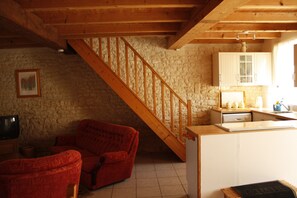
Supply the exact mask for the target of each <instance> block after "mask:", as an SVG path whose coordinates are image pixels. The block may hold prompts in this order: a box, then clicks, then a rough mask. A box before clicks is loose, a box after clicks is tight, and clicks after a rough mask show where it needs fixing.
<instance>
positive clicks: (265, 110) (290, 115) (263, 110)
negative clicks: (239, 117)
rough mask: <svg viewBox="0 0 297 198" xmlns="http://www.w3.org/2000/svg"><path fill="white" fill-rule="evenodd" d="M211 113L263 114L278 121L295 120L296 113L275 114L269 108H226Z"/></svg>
mask: <svg viewBox="0 0 297 198" xmlns="http://www.w3.org/2000/svg"><path fill="white" fill-rule="evenodd" d="M212 110H213V111H217V112H220V113H252V112H258V113H264V114H267V115H273V116H276V117H278V118H280V119H282V118H283V119H292V120H297V112H291V113H281V112H279V113H276V112H273V110H272V109H269V108H261V109H258V108H237V109H234V108H232V109H226V108H213V109H212Z"/></svg>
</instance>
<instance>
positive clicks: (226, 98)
mask: <svg viewBox="0 0 297 198" xmlns="http://www.w3.org/2000/svg"><path fill="white" fill-rule="evenodd" d="M244 99H245V98H244V91H222V92H221V107H222V108H226V104H227V102H229V103H231V104H233V103H234V102H237V103H240V102H245V100H244Z"/></svg>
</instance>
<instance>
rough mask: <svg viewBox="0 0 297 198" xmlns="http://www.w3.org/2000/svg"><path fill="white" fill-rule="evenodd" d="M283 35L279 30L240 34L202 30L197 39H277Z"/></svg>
mask: <svg viewBox="0 0 297 198" xmlns="http://www.w3.org/2000/svg"><path fill="white" fill-rule="evenodd" d="M254 35H255V36H254ZM280 37H281V33H279V32H267V33H266V32H258V33H253V32H251V33H248V34H238V33H236V32H224V33H221V32H202V33H197V34H196V36H195V39H201V40H202V39H239V40H242V39H244V40H253V39H277V38H280Z"/></svg>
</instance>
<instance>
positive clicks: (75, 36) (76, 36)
mask: <svg viewBox="0 0 297 198" xmlns="http://www.w3.org/2000/svg"><path fill="white" fill-rule="evenodd" d="M171 35H174V33H170V32H134V33H124V32H123V33H101V32H98V33H87V34H83V35H81V34H71V35H63V38H65V39H67V40H69V39H82V38H98V37H119V36H141V37H152V36H153V37H167V36H171Z"/></svg>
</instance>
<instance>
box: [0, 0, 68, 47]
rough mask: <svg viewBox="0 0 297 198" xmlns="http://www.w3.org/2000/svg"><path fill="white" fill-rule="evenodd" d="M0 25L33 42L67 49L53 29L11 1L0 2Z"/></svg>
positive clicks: (64, 42) (63, 41) (2, 0)
mask: <svg viewBox="0 0 297 198" xmlns="http://www.w3.org/2000/svg"><path fill="white" fill-rule="evenodd" d="M0 25H1V26H2V27H6V28H7V29H9V30H11V31H12V32H17V33H18V34H20V35H22V36H24V37H25V38H27V39H29V40H33V41H34V42H37V43H41V44H44V45H46V46H49V47H52V48H55V49H59V48H63V49H66V48H67V44H66V41H65V40H62V39H60V38H59V35H58V33H57V30H56V29H55V28H53V27H51V26H46V25H44V24H43V22H42V20H41V19H40V18H39V17H37V16H36V15H34V14H32V13H30V12H27V11H26V10H24V9H23V8H22V7H21V6H20V5H19V4H18V3H16V2H14V1H12V0H1V1H0Z"/></svg>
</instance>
